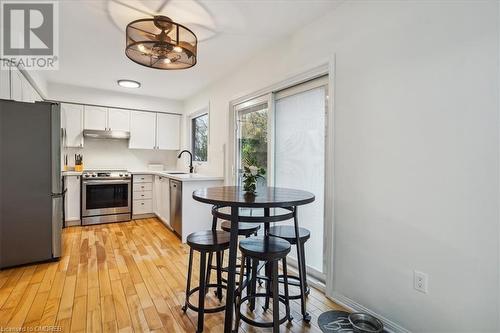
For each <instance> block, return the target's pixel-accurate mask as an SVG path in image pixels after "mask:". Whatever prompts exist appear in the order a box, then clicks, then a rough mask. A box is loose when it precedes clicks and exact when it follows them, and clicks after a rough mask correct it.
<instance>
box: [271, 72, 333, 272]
mask: <svg viewBox="0 0 500 333" xmlns="http://www.w3.org/2000/svg"><path fill="white" fill-rule="evenodd" d="M327 82H328V81H327V77H321V78H319V79H315V80H312V81H308V82H306V83H303V84H300V85H297V86H294V87H291V88H288V89H286V90H283V91H280V92H277V93H276V94H275V101H276V102H275V121H274V122H275V129H274V131H275V133H274V142H275V145H274V147H275V156H274V158H275V161H274V168H275V177H274V182H275V186H277V187H288V188H297V189H303V190H306V191H309V192H312V193H314V195H315V196H316V200H315V201H314V202H313V203H312V204H309V205H305V206H301V207H299V209H298V217H299V223H300V226H301V227H304V228H307V229H309V230H310V232H311V238H310V239H309V240H308V241H307V242H306V250H305V251H306V264H307V266H309V267H310V268H312V269H314V270H315V271H317V272H319V273H323V271H324V270H323V252H324V251H323V243H324V236H325V235H324V211H325V210H324V204H325V200H324V192H325V188H324V187H325V140H326V139H325V125H326V117H325V113H326V96H327V93H328V85H327ZM291 255H293V256H295V251H292V252H291Z"/></svg>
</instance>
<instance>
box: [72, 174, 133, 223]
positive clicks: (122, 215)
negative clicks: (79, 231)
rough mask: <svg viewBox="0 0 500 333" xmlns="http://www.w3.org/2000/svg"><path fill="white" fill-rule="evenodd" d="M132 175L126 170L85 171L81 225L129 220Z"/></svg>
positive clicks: (83, 176)
mask: <svg viewBox="0 0 500 333" xmlns="http://www.w3.org/2000/svg"><path fill="white" fill-rule="evenodd" d="M131 193H132V177H131V176H130V174H129V173H128V172H126V171H86V172H84V173H83V175H82V224H84V225H88V224H98V223H110V222H120V221H129V220H130V219H131V213H132V200H131V196H132V195H131Z"/></svg>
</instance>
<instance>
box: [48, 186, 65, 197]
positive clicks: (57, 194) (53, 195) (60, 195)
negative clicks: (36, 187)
mask: <svg viewBox="0 0 500 333" xmlns="http://www.w3.org/2000/svg"><path fill="white" fill-rule="evenodd" d="M66 191H68V189H66V188H65V189H64V191H62V192H60V193H52V194H51V195H50V196H51V197H52V198H60V197H63V196H64V195H65V194H66Z"/></svg>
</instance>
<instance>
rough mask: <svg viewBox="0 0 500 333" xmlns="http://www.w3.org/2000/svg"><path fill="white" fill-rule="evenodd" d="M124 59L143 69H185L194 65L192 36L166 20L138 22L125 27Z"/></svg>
mask: <svg viewBox="0 0 500 333" xmlns="http://www.w3.org/2000/svg"><path fill="white" fill-rule="evenodd" d="M126 35H127V47H126V49H125V54H126V55H127V57H128V58H129V59H130V60H132V61H134V62H136V63H138V64H140V65H143V66H146V67H151V68H156V69H185V68H189V67H193V66H194V65H196V48H197V44H198V39H197V38H196V35H195V34H194V33H193V32H192V31H191V30H189V29H188V28H186V27H185V26H183V25H181V24H179V23H175V22H173V21H172V20H171V19H170V18H168V17H166V16H155V17H153V18H147V19H140V20H136V21H133V22H130V23H129V24H128V25H127V30H126Z"/></svg>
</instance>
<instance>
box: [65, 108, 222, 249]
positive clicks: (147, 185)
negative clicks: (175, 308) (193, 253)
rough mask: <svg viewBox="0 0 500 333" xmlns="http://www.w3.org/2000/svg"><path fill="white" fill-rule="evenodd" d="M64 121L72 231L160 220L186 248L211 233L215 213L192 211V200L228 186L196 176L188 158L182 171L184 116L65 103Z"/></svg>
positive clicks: (67, 204)
mask: <svg viewBox="0 0 500 333" xmlns="http://www.w3.org/2000/svg"><path fill="white" fill-rule="evenodd" d="M61 115H62V117H61V119H62V125H61V128H62V131H63V139H62V147H63V149H62V156H63V160H64V161H63V166H62V167H63V169H64V170H66V171H64V172H63V177H64V189H65V190H66V191H67V192H66V193H67V194H66V196H65V219H64V220H65V225H67V226H73V225H89V224H97V223H109V222H118V221H129V220H131V219H137V218H149V217H154V216H156V217H158V218H159V219H160V220H161V221H162V222H163V223H164V224H165V225H166V226H167V227H169V228H171V229H172V230H173V231H174V232H176V234H177V235H179V237H181V239H182V240H183V241H185V240H186V237H187V235H188V234H189V233H191V232H193V231H194V230H199V229H200V228H205V227H208V226H209V224H210V220H206V219H205V222H204V223H203V222H199V221H203V220H204V219H203V216H204V215H205V216H206V214H207V213H209V210H207V208H206V207H205V209H203V207H202V209H193V208H194V207H197V204H196V202H194V201H193V200H192V199H191V198H190V195H189V193H191V192H192V191H193V190H194V189H196V188H197V187H210V186H217V185H221V184H222V183H223V180H224V179H223V177H222V176H207V175H203V174H200V173H194V172H193V171H194V170H193V169H194V167H193V166H192V165H193V161H192V157H191V156H192V155H191V153H190V152H189V151H187V154H188V156H189V160H188V165H186V166H185V171H183V170H181V171H178V170H176V169H175V167H176V166H177V159H180V158H181V157H182V156H181V155H179V156H175V155H177V152H178V151H179V149H180V122H181V116H182V115H181V114H169V113H160V112H151V111H144V110H127V109H121V108H107V107H102V106H94V105H80V104H67V103H62V104H61ZM206 135H207V139H208V133H206ZM87 146H90V147H88V148H87ZM136 152H139V153H138V154H136ZM108 154H112V156H109V155H108ZM70 156H71V158H72V159H73V161H72V165H69V160H70ZM73 156H74V158H73ZM80 157H81V158H82V160H79V158H80ZM87 159H88V160H89V162H87ZM195 159H196V156H195ZM155 162H161V163H155ZM183 162H184V160H180V162H179V164H181V163H183ZM83 163H85V164H83ZM92 163H94V164H92ZM163 163H165V164H163ZM170 165H172V167H171V168H172V169H173V170H168V169H167V170H165V167H166V166H167V167H168V166H170ZM71 169H72V170H71ZM196 214H200V215H196ZM183 220H184V221H192V222H189V223H185V224H184V225H183V223H182V221H183Z"/></svg>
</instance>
